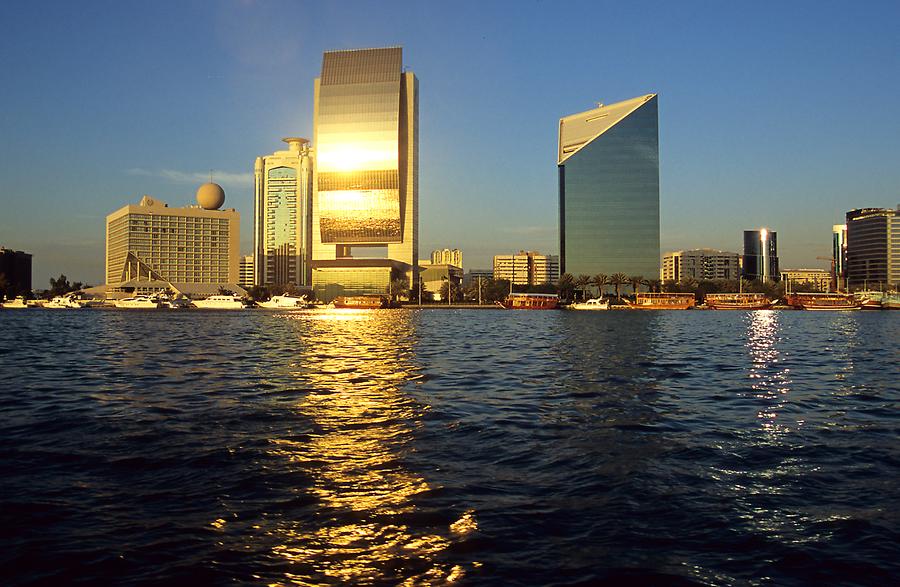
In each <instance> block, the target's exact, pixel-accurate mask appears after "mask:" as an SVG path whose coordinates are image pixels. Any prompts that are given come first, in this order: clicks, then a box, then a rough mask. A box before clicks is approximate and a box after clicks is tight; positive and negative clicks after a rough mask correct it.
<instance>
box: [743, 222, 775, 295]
mask: <svg viewBox="0 0 900 587" xmlns="http://www.w3.org/2000/svg"><path fill="white" fill-rule="evenodd" d="M743 275H744V278H745V279H758V280H759V281H763V282H766V281H778V278H779V276H780V273H779V272H778V233H776V232H773V231H770V230H769V229H768V228H760V229H759V230H745V231H744V262H743Z"/></svg>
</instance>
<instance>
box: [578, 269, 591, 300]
mask: <svg viewBox="0 0 900 587" xmlns="http://www.w3.org/2000/svg"><path fill="white" fill-rule="evenodd" d="M590 283H591V277H590V276H589V275H584V274H581V275H579V276H578V277H577V278H575V287H577V288H578V289H580V290H581V299H584V290H585V289H587V286H588V285H590Z"/></svg>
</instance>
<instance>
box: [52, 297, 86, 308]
mask: <svg viewBox="0 0 900 587" xmlns="http://www.w3.org/2000/svg"><path fill="white" fill-rule="evenodd" d="M44 307H45V308H52V309H54V310H80V309H81V308H83V307H84V306H82V305H81V304H79V303H78V302H77V301H76V300H75V299H73V298H72V297H70V296H56V297H55V298H53V299H52V300H50V301H49V302H47V303H46V304H44Z"/></svg>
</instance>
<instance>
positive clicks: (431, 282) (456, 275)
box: [413, 263, 463, 301]
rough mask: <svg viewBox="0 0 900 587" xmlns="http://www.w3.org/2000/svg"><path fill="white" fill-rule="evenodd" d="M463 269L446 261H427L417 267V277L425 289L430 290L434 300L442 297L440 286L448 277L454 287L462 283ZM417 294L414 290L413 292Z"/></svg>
mask: <svg viewBox="0 0 900 587" xmlns="http://www.w3.org/2000/svg"><path fill="white" fill-rule="evenodd" d="M462 278H463V270H462V269H461V268H460V267H457V266H456V265H451V264H448V263H428V264H424V265H422V266H421V267H420V268H419V279H420V280H421V281H422V286H423V287H424V288H425V290H426V291H429V292H431V294H432V295H433V297H434V300H435V301H440V300H441V299H443V298H442V297H441V293H440V292H441V287H442V285H443V283H444V282H445V281H447V280H448V279H449V280H450V281H451V283H452V284H453V287H454V288H457V287H459V286H460V285H461V284H462ZM413 293H414V295H417V294H416V292H413Z"/></svg>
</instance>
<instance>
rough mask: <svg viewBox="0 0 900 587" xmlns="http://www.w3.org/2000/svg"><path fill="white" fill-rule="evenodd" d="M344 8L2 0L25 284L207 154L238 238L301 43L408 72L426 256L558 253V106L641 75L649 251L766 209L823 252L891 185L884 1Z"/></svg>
mask: <svg viewBox="0 0 900 587" xmlns="http://www.w3.org/2000/svg"><path fill="white" fill-rule="evenodd" d="M361 6H363V7H364V6H365V5H364V4H355V3H351V4H342V5H341V6H340V7H336V6H310V7H302V6H297V5H295V4H282V3H260V4H257V3H254V2H236V3H204V2H195V3H188V4H185V5H182V4H177V5H176V4H174V3H168V4H165V3H160V4H158V5H154V6H144V5H140V4H134V5H119V4H115V3H109V4H106V3H97V4H92V5H89V6H84V7H82V6H68V5H66V4H62V3H60V4H59V5H57V6H56V7H55V9H54V10H52V11H49V12H51V14H46V12H48V11H47V10H46V5H42V6H41V7H35V6H17V7H16V9H15V10H16V13H17V15H18V17H17V18H10V19H5V22H4V23H3V24H0V31H2V33H3V34H2V35H0V37H2V38H0V55H2V56H3V57H2V59H3V63H4V67H2V68H0V84H3V87H4V88H5V91H4V93H3V94H2V95H0V112H2V113H3V114H2V118H0V135H2V136H4V138H5V140H4V141H3V142H2V144H0V205H2V210H3V214H0V245H2V246H5V247H8V248H12V249H17V250H25V251H27V252H30V253H33V254H34V265H35V267H34V284H35V287H38V288H40V287H42V286H45V284H46V283H47V280H48V279H49V277H50V276H55V275H58V274H60V273H65V274H66V275H67V276H68V277H69V278H70V279H74V280H80V281H88V282H91V283H93V284H97V283H100V282H101V281H102V274H103V247H104V245H103V237H104V235H103V227H104V219H105V217H106V215H107V214H109V213H111V212H112V211H114V210H116V209H118V208H120V207H122V206H123V205H126V204H128V203H131V202H134V201H138V200H139V199H140V197H141V196H142V195H144V194H149V195H150V196H151V197H153V198H158V199H161V200H164V201H167V202H169V204H170V205H172V206H183V205H187V204H190V203H191V202H192V199H193V193H194V191H195V190H196V188H197V186H198V185H199V184H201V183H203V182H205V181H207V180H208V179H209V170H210V169H212V170H213V171H212V173H213V179H214V181H216V182H217V183H220V184H222V185H223V186H224V188H225V190H226V202H225V207H227V208H231V207H234V208H236V209H237V210H238V211H239V212H240V213H241V216H242V219H241V222H242V225H241V240H242V242H241V253H242V254H248V253H250V252H251V251H252V234H253V230H252V217H253V213H252V212H253V185H252V184H253V181H252V177H253V163H254V160H255V158H256V157H257V156H259V155H263V154H267V153H270V152H271V151H272V147H273V145H277V144H278V143H279V141H280V139H281V138H282V137H284V136H303V137H308V138H312V118H313V104H312V102H313V80H314V78H315V77H317V75H318V70H319V68H320V66H321V59H322V53H323V52H325V51H328V50H338V49H354V48H364V47H382V46H393V45H399V46H403V48H404V61H405V63H404V65H407V66H409V68H410V69H411V70H414V71H415V72H416V74H417V76H418V77H419V78H420V79H421V80H422V84H421V97H420V109H421V114H420V120H421V133H420V137H421V138H420V151H421V169H420V177H421V185H420V208H421V216H420V232H421V238H420V242H419V254H420V256H421V257H423V258H424V257H427V256H428V254H429V252H430V251H432V250H434V249H443V248H448V247H449V248H460V249H462V251H463V252H464V254H465V256H466V259H467V263H466V265H467V268H469V269H471V268H488V267H489V266H490V260H491V258H492V256H493V255H494V254H503V253H513V252H515V251H518V250H520V249H525V250H537V251H540V252H541V253H544V254H558V253H559V251H558V244H557V243H558V236H557V218H558V212H557V204H558V195H557V177H556V173H557V170H556V165H555V153H556V149H557V143H556V131H557V125H558V121H559V118H560V117H562V116H565V115H567V114H569V113H571V112H579V111H584V110H587V109H589V108H591V107H593V106H594V102H604V103H613V102H616V101H619V100H624V99H627V98H630V97H632V96H635V95H640V94H643V93H650V92H653V93H659V94H660V103H659V108H660V114H659V126H660V219H661V250H660V253H661V254H662V253H664V252H666V251H669V250H678V249H692V248H699V247H710V248H717V249H723V250H728V251H733V252H740V251H741V236H742V234H743V231H744V230H750V229H754V228H758V227H760V226H767V227H769V228H770V229H771V230H773V231H777V232H778V233H779V238H780V240H781V242H780V243H779V257H780V258H781V265H782V266H783V267H788V268H789V267H801V266H802V267H822V266H823V263H822V262H821V261H818V260H816V259H815V257H817V256H825V255H828V254H829V252H830V246H831V227H832V225H834V224H839V223H842V222H843V219H844V214H845V213H846V212H847V211H848V210H851V209H854V208H862V207H870V206H874V207H886V208H892V207H895V206H896V205H897V203H898V201H900V170H898V169H897V168H896V165H895V161H896V159H897V155H898V153H900V143H898V141H900V139H898V137H900V122H898V117H897V116H896V113H895V112H893V111H892V109H891V105H890V104H889V103H887V101H885V100H881V99H880V98H879V96H881V95H892V94H893V91H892V90H896V89H898V85H900V82H898V80H897V79H896V76H891V75H889V72H890V71H897V70H898V69H900V57H898V55H900V41H898V40H897V39H896V36H895V35H893V34H892V33H893V31H892V30H891V28H892V27H891V24H890V23H892V22H895V21H896V17H897V16H900V9H898V7H896V6H894V5H892V4H890V3H881V4H870V5H866V6H865V7H847V6H844V5H838V4H836V3H835V4H827V5H823V4H820V3H816V4H813V3H805V4H798V5H791V6H787V7H784V6H779V14H780V18H779V20H777V21H773V20H772V19H771V15H770V14H768V13H767V11H765V10H759V9H758V6H754V7H747V8H746V9H742V8H735V7H728V6H716V5H710V4H705V3H691V4H687V5H683V6H666V5H664V4H657V5H654V6H653V7H650V5H642V6H640V7H622V6H617V5H607V6H603V7H594V6H589V5H587V4H584V5H580V6H575V5H573V6H572V8H571V10H570V11H569V13H568V14H560V13H558V12H551V11H549V10H546V9H544V8H542V7H541V5H540V4H535V5H528V6H520V5H518V4H517V5H516V10H515V11H514V12H510V11H509V10H506V9H504V6H507V5H504V4H502V3H498V4H494V5H490V6H487V7H484V6H479V5H477V4H474V3H470V4H462V5H460V9H459V10H455V9H450V8H447V7H443V6H433V7H432V6H428V7H422V6H417V5H414V4H410V5H403V4H401V3H391V4H386V5H384V8H383V12H379V13H374V14H373V13H370V12H368V11H364V10H360V9H359V7H361ZM176 7H177V8H176ZM353 13H356V14H365V18H356V19H353V18H348V17H347V15H351V14H353ZM285 14H290V15H293V17H291V18H288V17H286V16H285ZM572 14H577V15H578V16H579V18H577V19H576V18H574V17H572V16H571V15H572ZM173 15H177V17H176V16H173ZM400 16H403V18H400ZM608 21H614V22H616V23H617V26H615V27H608V26H600V27H599V28H598V25H597V23H598V22H608ZM13 24H14V25H15V26H13ZM291 27H294V28H291ZM598 31H602V34H601V35H598V34H597V32H598ZM875 89H877V92H875ZM865 96H874V98H872V99H870V100H864V97H865ZM313 146H314V147H315V145H313ZM48 155H51V156H49V157H48ZM710 203H712V204H713V205H712V206H711V205H710ZM698 224H699V225H700V226H702V230H698Z"/></svg>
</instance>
